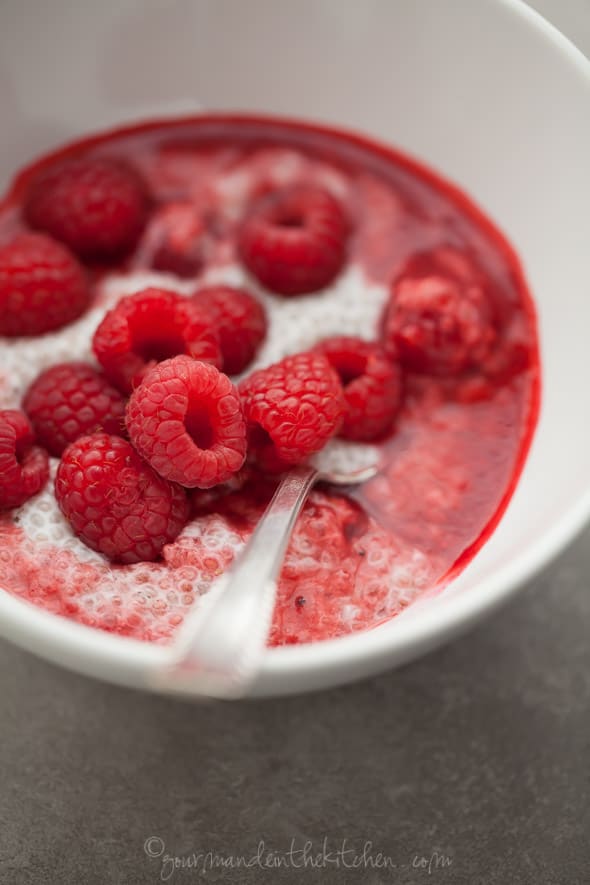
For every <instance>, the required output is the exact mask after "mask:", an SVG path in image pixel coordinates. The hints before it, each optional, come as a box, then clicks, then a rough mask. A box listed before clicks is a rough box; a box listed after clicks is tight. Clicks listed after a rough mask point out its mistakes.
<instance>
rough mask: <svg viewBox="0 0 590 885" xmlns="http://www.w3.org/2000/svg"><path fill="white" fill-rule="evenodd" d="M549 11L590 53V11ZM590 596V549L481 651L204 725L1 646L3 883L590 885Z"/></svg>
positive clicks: (545, 8) (564, 5) (550, 4)
mask: <svg viewBox="0 0 590 885" xmlns="http://www.w3.org/2000/svg"><path fill="white" fill-rule="evenodd" d="M533 5H536V6H537V7H538V8H539V9H540V10H541V11H542V12H544V13H545V14H546V15H547V16H548V17H549V18H551V19H552V20H553V21H554V22H555V23H556V24H557V25H558V26H559V27H561V28H562V30H564V31H565V32H566V33H568V34H569V35H570V36H572V37H573V39H574V40H576V42H577V43H578V44H579V45H580V47H581V48H583V49H585V51H586V52H588V53H589V54H590V0H562V2H560V0H537V2H536V3H535V4H533ZM589 576H590V531H586V532H585V533H584V534H583V535H582V536H581V537H580V538H579V539H578V540H577V541H576V543H575V544H574V545H573V546H572V547H571V548H570V549H569V550H568V551H567V552H566V553H565V554H564V555H563V556H562V557H561V558H560V559H559V560H558V561H557V562H556V563H555V564H554V565H553V566H552V567H551V568H549V569H548V570H547V571H546V572H545V573H544V574H543V575H542V576H541V577H540V578H538V579H536V580H535V581H534V582H533V583H532V584H530V585H529V586H528V588H527V589H526V590H525V591H524V592H523V593H521V594H520V595H519V596H517V597H516V598H515V599H514V600H513V601H512V602H511V603H510V604H508V605H507V606H506V607H505V608H504V609H503V610H502V611H500V612H499V613H497V614H496V615H495V616H494V617H492V618H491V619H489V620H488V621H486V622H485V623H483V624H482V625H481V626H479V627H478V628H477V629H475V630H474V631H473V632H472V633H470V634H469V635H468V636H467V637H465V638H463V639H461V640H459V641H456V642H454V643H453V644H452V645H449V646H448V647H446V648H444V649H442V650H441V651H438V652H436V653H435V654H432V655H430V656H428V657H426V658H424V659H422V660H421V661H418V662H417V663H415V664H412V665H410V666H408V667H406V668H404V669H402V670H399V671H396V672H393V673H389V674H385V675H383V676H381V677H379V678H377V679H374V680H371V681H367V682H364V683H362V684H359V685H356V686H351V687H347V688H343V689H339V690H336V691H331V692H327V693H322V694H317V695H310V696H307V697H298V698H290V699H286V700H276V701H264V702H256V703H253V702H251V703H241V704H235V705H210V706H191V705H187V704H183V703H180V702H175V701H170V700H166V699H160V698H155V697H151V696H147V695H142V694H140V693H134V692H130V691H125V690H122V689H118V688H114V687H111V686H108V685H103V684H100V683H97V682H93V681H90V680H87V679H84V678H82V677H79V676H76V675H73V674H70V673H67V672H64V671H62V670H59V669H56V668H55V667H53V666H51V665H49V664H46V663H44V662H42V661H39V660H37V659H35V658H34V657H32V656H30V655H28V654H26V653H24V652H21V651H19V650H17V649H15V648H13V647H12V646H11V645H9V644H7V643H1V644H0V883H2V885H4V883H10V885H13V883H15V885H27V883H34V885H41V883H42V885H52V883H64V885H70V883H72V885H74V883H75V885H86V883H87V885H106V883H108V885H111V883H125V885H135V883H137V885H145V883H151V882H158V881H173V882H179V883H180V882H191V881H208V882H236V883H240V885H250V883H256V885H259V883H265V882H269V883H275V882H281V883H282V882H286V883H290V882H293V883H295V882H305V883H307V882H310V883H311V882H339V883H340V882H343V883H348V882H350V883H356V882H366V883H369V885H371V883H382V882H391V883H397V885H410V883H411V885H415V883H421V882H424V883H426V882H437V881H438V882H441V883H442V882H447V883H453V885H478V883H482V885H484V883H485V885H496V883H497V885H511V883H531V885H576V883H580V885H582V883H588V882H590V838H589V834H590V810H589V809H590V803H589V796H588V793H589V783H590V777H589V761H590V644H589V642H588V623H589V618H590V591H589V581H590V578H589ZM273 851H274V852H275V853H274V855H272V856H271V855H269V852H273ZM239 864H241V866H238V865H239ZM273 864H275V867H274V869H273V866H272V865H273ZM277 864H278V865H279V866H278V868H277V867H276V865H277Z"/></svg>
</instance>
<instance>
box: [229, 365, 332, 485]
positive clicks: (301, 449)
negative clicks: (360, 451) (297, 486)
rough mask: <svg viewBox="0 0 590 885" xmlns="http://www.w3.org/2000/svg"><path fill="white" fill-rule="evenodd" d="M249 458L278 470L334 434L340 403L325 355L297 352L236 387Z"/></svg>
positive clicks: (320, 446) (265, 467)
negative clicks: (251, 457)
mask: <svg viewBox="0 0 590 885" xmlns="http://www.w3.org/2000/svg"><path fill="white" fill-rule="evenodd" d="M239 391H240V395H241V397H242V401H243V403H244V411H245V415H246V421H247V424H248V443H249V447H250V451H251V454H252V456H253V458H254V459H255V460H256V461H257V462H258V464H259V465H260V466H261V467H262V468H263V469H266V470H269V471H280V470H283V469H285V468H287V467H289V466H290V465H293V464H299V463H301V462H302V461H305V459H306V458H308V457H309V456H310V455H313V454H314V453H315V452H319V451H320V449H322V448H323V447H324V446H325V445H326V443H327V442H328V440H329V439H330V438H331V437H332V436H334V434H335V433H336V432H337V430H338V428H339V426H340V423H341V421H342V417H343V415H344V410H345V403H344V395H343V392H342V385H341V384H340V380H339V378H338V375H337V374H336V372H335V371H334V369H333V368H332V366H331V365H330V363H329V362H328V360H327V359H326V357H325V356H323V355H321V354H318V353H300V354H296V355H295V356H288V357H286V358H285V359H283V360H281V361H280V362H279V363H275V364H274V365H272V366H269V367H268V368H266V369H260V370H258V371H257V372H254V373H253V374H252V375H250V376H249V377H248V378H245V379H244V380H243V381H242V382H241V384H240V386H239Z"/></svg>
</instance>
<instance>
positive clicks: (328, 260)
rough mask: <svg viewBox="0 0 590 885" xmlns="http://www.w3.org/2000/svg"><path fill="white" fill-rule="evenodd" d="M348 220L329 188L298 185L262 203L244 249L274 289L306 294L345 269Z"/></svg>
mask: <svg viewBox="0 0 590 885" xmlns="http://www.w3.org/2000/svg"><path fill="white" fill-rule="evenodd" d="M348 227H349V225H348V219H347V217H346V214H345V212H344V209H343V208H342V206H341V205H340V203H339V202H338V200H336V198H335V197H333V196H332V195H331V194H330V193H328V191H326V190H323V189H322V188H319V187H315V186H313V185H297V186H293V187H289V188H285V189H284V190H281V191H276V192H274V193H272V194H270V195H268V196H266V197H263V198H262V199H261V201H260V202H259V203H258V204H256V205H255V206H254V207H253V208H252V209H251V210H250V213H249V214H248V216H247V217H246V219H245V221H244V222H243V225H242V228H241V231H240V234H239V251H240V255H241V258H242V261H243V262H244V264H245V265H246V267H247V268H248V270H249V271H250V272H251V273H252V274H253V275H254V276H255V277H256V278H257V279H258V280H259V281H260V282H261V283H262V285H263V286H265V287H266V288H267V289H270V291H271V292H276V293H278V294H280V295H303V294H306V293H309V292H317V291H318V290H319V289H323V288H324V287H325V286H328V285H329V284H330V283H331V282H332V281H333V280H334V279H335V277H336V276H338V274H339V273H340V271H341V270H342V268H343V266H344V263H345V260H346V252H347V240H348Z"/></svg>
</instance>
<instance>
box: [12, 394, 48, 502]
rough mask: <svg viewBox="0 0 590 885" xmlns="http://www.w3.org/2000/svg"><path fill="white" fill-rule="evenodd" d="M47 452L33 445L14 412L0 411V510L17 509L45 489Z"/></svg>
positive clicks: (24, 420) (22, 417) (25, 423)
mask: <svg viewBox="0 0 590 885" xmlns="http://www.w3.org/2000/svg"><path fill="white" fill-rule="evenodd" d="M48 477H49V458H48V457H47V452H46V451H44V449H41V448H39V446H36V445H34V435H33V428H32V427H31V425H30V423H29V421H28V419H27V417H26V415H24V414H23V413H22V412H19V411H17V410H16V409H4V410H2V411H0V510H8V509H10V508H12V507H20V506H21V504H24V503H25V501H27V500H28V499H29V498H31V497H32V496H33V495H36V494H37V493H38V492H40V491H41V489H42V488H43V487H44V486H45V483H46V482H47V479H48Z"/></svg>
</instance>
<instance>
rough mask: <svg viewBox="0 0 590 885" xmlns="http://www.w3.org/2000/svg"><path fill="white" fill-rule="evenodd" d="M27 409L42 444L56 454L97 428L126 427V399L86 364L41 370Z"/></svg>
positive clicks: (111, 430) (117, 430) (120, 429)
mask: <svg viewBox="0 0 590 885" xmlns="http://www.w3.org/2000/svg"><path fill="white" fill-rule="evenodd" d="M23 408H24V410H25V412H26V413H27V415H28V416H29V419H30V421H31V423H32V425H33V428H34V430H35V433H36V435H37V439H38V440H39V442H40V443H41V445H42V446H44V447H45V448H46V449H47V451H48V452H49V453H50V454H51V455H55V456H56V457H59V456H60V455H61V453H62V452H63V450H64V449H65V447H66V446H67V445H69V443H71V442H74V440H76V439H78V437H80V436H85V435H86V434H88V433H93V432H94V431H96V430H104V432H105V433H113V434H119V435H121V434H122V433H123V430H124V427H125V424H124V415H125V400H124V399H123V397H122V396H121V394H120V393H119V391H118V390H115V388H114V387H111V385H110V384H109V383H108V381H107V379H106V378H105V377H104V375H102V374H101V373H100V372H97V371H96V370H95V369H93V368H92V366H88V365H86V363H60V364H59V365H56V366H52V367H51V368H50V369H46V370H45V371H44V372H41V374H40V375H39V376H38V377H37V378H36V379H35V381H33V383H32V384H31V386H30V387H29V389H28V391H27V393H26V395H25V398H24V400H23Z"/></svg>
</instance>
